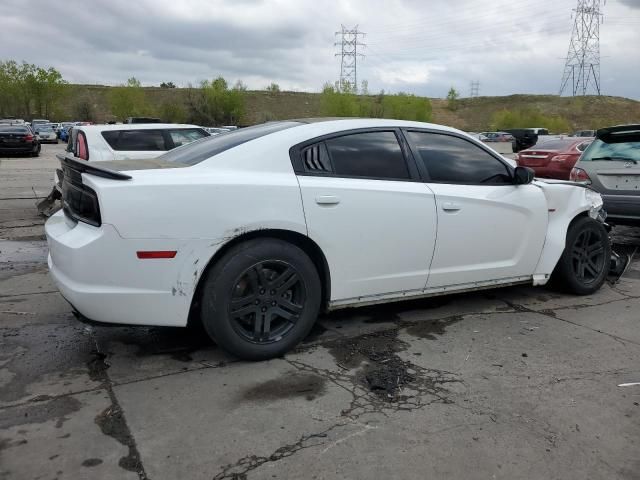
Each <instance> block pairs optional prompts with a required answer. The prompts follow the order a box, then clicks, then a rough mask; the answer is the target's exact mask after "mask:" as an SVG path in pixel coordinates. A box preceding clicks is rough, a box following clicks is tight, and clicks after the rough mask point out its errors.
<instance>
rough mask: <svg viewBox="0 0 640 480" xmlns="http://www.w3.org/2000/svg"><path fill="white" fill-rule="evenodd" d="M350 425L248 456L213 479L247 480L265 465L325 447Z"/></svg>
mask: <svg viewBox="0 0 640 480" xmlns="http://www.w3.org/2000/svg"><path fill="white" fill-rule="evenodd" d="M346 425H349V423H336V424H335V425H332V426H330V427H329V428H327V429H325V430H322V431H321V432H318V433H311V434H309V435H303V436H301V437H300V438H299V439H298V440H297V441H296V442H295V443H291V444H287V445H283V446H281V447H278V448H277V449H276V450H275V451H274V452H273V453H271V454H269V455H268V456H259V455H247V456H244V457H242V458H241V459H239V460H238V461H237V462H235V463H230V464H227V465H225V466H223V467H222V468H221V471H220V472H219V473H218V474H216V475H215V476H214V477H213V480H226V479H230V480H245V479H246V478H247V474H248V473H249V472H251V471H252V470H255V469H256V468H258V467H261V466H262V465H264V464H265V463H272V462H278V461H280V460H282V459H284V458H287V457H291V456H292V455H295V454H296V453H298V452H299V451H300V450H305V449H307V448H313V447H317V446H320V445H324V444H325V443H326V442H327V438H328V436H329V433H330V432H331V431H332V430H335V429H338V428H341V427H344V426H346Z"/></svg>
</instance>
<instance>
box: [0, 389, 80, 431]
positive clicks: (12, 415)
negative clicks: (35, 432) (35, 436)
mask: <svg viewBox="0 0 640 480" xmlns="http://www.w3.org/2000/svg"><path fill="white" fill-rule="evenodd" d="M81 405H82V404H81V403H80V401H79V400H78V399H76V398H73V397H71V396H66V397H57V398H54V399H53V400H49V401H47V402H37V403H33V404H30V405H25V406H21V407H15V408H6V409H3V410H0V430H5V429H7V428H11V427H15V426H17V425H29V424H33V423H45V422H49V421H52V420H55V422H56V428H60V427H62V425H63V424H64V422H65V421H67V420H68V416H69V415H71V414H72V413H74V412H77V411H78V410H80V407H81Z"/></svg>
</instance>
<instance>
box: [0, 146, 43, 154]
mask: <svg viewBox="0 0 640 480" xmlns="http://www.w3.org/2000/svg"><path fill="white" fill-rule="evenodd" d="M35 150H36V147H35V146H34V145H30V144H29V145H20V146H15V147H13V146H12V147H8V146H6V145H2V146H0V153H5V154H7V153H8V154H11V153H31V152H34V151H35Z"/></svg>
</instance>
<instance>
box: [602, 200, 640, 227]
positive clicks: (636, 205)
mask: <svg viewBox="0 0 640 480" xmlns="http://www.w3.org/2000/svg"><path fill="white" fill-rule="evenodd" d="M602 200H603V201H604V209H605V210H606V211H607V219H611V220H618V223H620V220H622V221H625V220H628V221H633V222H637V221H640V195H602Z"/></svg>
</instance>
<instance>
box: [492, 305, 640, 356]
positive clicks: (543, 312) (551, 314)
mask: <svg viewBox="0 0 640 480" xmlns="http://www.w3.org/2000/svg"><path fill="white" fill-rule="evenodd" d="M502 301H503V302H504V303H506V304H507V305H509V306H510V307H511V308H513V309H515V310H516V311H518V312H524V313H536V314H538V315H544V316H545V317H548V318H553V319H554V320H559V321H561V322H564V323H568V324H570V325H574V326H576V327H581V328H586V329H587V330H591V331H592V332H595V333H600V334H602V335H606V336H607V337H610V338H612V339H613V340H615V341H616V342H619V343H621V344H622V345H626V344H627V343H631V344H633V345H637V346H640V343H639V342H636V341H633V340H630V339H628V338H623V337H620V336H618V335H615V334H613V333H608V332H604V331H602V330H599V329H597V328H592V327H589V326H587V325H582V324H580V323H577V322H572V321H571V320H567V319H565V318H560V317H558V316H556V315H555V314H554V312H553V311H550V310H532V309H531V308H528V307H525V306H524V305H518V304H515V303H513V302H510V301H509V300H502ZM618 301H621V300H618ZM611 303H612V302H611ZM588 306H589V307H591V306H592V305H588ZM585 307H586V306H585ZM555 310H559V309H555Z"/></svg>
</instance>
